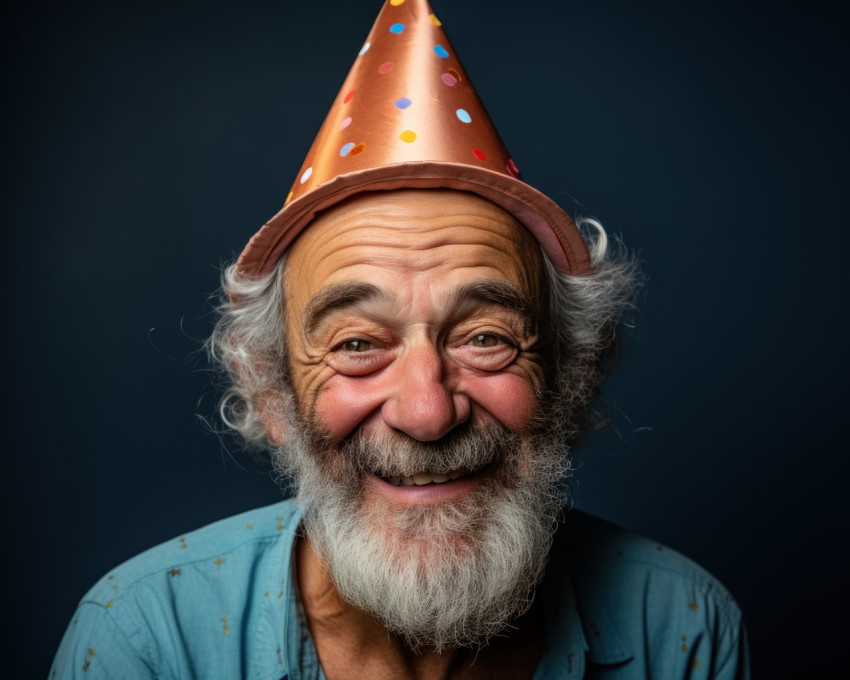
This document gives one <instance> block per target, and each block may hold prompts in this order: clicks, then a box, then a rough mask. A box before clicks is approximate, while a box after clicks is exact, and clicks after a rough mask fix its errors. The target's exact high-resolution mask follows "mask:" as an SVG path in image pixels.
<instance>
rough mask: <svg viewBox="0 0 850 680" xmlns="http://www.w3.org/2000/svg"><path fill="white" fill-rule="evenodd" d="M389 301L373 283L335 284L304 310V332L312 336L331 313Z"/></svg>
mask: <svg viewBox="0 0 850 680" xmlns="http://www.w3.org/2000/svg"><path fill="white" fill-rule="evenodd" d="M375 299H384V300H387V299H389V295H388V294H387V293H386V292H385V291H384V290H382V289H380V288H378V287H377V286H375V285H372V284H371V283H335V284H332V285H330V286H326V287H325V288H322V289H321V290H320V291H319V292H318V293H316V294H315V295H314V296H313V297H311V298H310V301H309V302H308V303H307V306H306V307H305V308H304V313H303V314H302V320H303V323H304V332H305V333H306V334H307V335H311V334H312V333H313V332H314V331H315V330H316V329H317V328H318V327H319V325H320V324H321V323H322V321H324V320H325V319H326V318H327V317H328V315H329V314H331V312H335V311H337V310H340V309H346V308H349V307H354V306H355V305H358V304H360V303H361V302H368V301H370V300H375Z"/></svg>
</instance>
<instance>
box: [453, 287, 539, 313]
mask: <svg viewBox="0 0 850 680" xmlns="http://www.w3.org/2000/svg"><path fill="white" fill-rule="evenodd" d="M466 301H472V302H486V303H489V304H494V305H498V306H500V307H504V308H506V309H509V310H511V311H514V312H518V313H519V314H522V315H523V316H525V317H528V318H531V316H532V313H533V311H534V303H533V302H532V300H531V298H530V297H529V296H528V295H527V294H526V293H524V292H523V291H522V290H521V289H520V288H519V287H518V286H516V285H514V284H513V283H511V282H510V281H504V280H502V279H480V280H477V281H470V282H469V283H465V284H463V285H462V286H460V287H458V288H457V289H456V290H455V291H454V292H453V293H452V296H451V301H450V303H449V304H453V305H461V304H463V303H464V302H466Z"/></svg>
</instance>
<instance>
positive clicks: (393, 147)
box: [288, 0, 519, 201]
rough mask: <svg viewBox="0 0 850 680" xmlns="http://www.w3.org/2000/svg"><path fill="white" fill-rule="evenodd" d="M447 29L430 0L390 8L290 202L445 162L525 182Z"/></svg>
mask: <svg viewBox="0 0 850 680" xmlns="http://www.w3.org/2000/svg"><path fill="white" fill-rule="evenodd" d="M442 26H443V24H442V22H441V21H440V20H439V19H438V18H437V16H436V15H435V14H433V12H431V9H430V7H429V5H428V3H427V2H426V1H424V0H390V2H388V3H387V4H386V5H385V6H384V9H383V10H382V11H381V14H380V16H379V18H378V21H377V22H376V23H375V26H374V27H373V29H372V31H371V32H370V33H369V35H368V36H367V37H366V41H365V42H364V43H362V47H361V48H360V51H359V53H358V56H357V59H356V61H355V67H354V68H353V69H352V71H351V74H350V75H349V78H348V79H347V80H346V83H345V85H344V86H343V88H342V91H341V93H340V95H339V96H340V99H338V100H337V104H336V109H335V110H332V111H331V113H330V116H329V118H330V119H331V121H332V122H330V123H329V127H328V128H327V129H324V128H323V131H322V133H320V137H318V138H317V144H320V146H321V147H324V146H330V148H329V149H327V151H324V150H321V149H317V150H311V152H310V153H309V154H308V157H307V158H306V159H305V162H304V165H303V166H302V169H301V174H300V175H299V176H298V179H297V180H296V182H295V185H294V186H293V188H292V192H293V194H292V196H290V197H288V201H289V200H295V199H298V198H299V197H301V196H302V195H303V194H305V193H309V192H310V191H313V190H314V189H315V187H317V186H320V185H324V184H325V183H326V182H328V181H330V180H332V179H334V178H335V177H337V176H339V175H340V174H344V173H347V172H353V171H358V172H359V171H363V170H368V169H370V168H377V167H380V166H381V165H384V164H387V163H396V162H404V163H409V162H416V161H417V160H424V161H435V160H437V161H439V160H445V161H448V162H451V163H460V164H467V165H469V166H475V167H479V168H484V169H487V170H490V171H493V172H498V173H501V174H502V175H507V176H510V177H514V178H518V177H519V171H518V170H517V169H516V165H515V164H514V162H513V161H512V160H511V159H510V157H509V155H508V153H507V151H506V150H505V148H504V145H503V144H502V142H501V139H500V138H499V137H498V133H497V132H496V131H495V129H494V128H493V126H492V123H491V122H490V120H489V118H488V117H487V114H486V112H485V111H484V110H483V108H482V107H481V103H480V101H479V100H478V96H477V94H476V93H475V91H474V90H473V89H472V87H471V85H470V83H469V82H468V81H467V80H466V76H465V75H464V74H463V70H462V67H461V65H460V62H459V61H458V59H457V55H455V54H454V53H453V52H452V50H451V46H450V44H449V42H448V38H447V37H446V34H445V33H444V30H443V27H442ZM411 128H412V129H411ZM320 140H321V141H320ZM393 154H398V156H397V157H393Z"/></svg>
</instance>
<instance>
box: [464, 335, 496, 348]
mask: <svg viewBox="0 0 850 680" xmlns="http://www.w3.org/2000/svg"><path fill="white" fill-rule="evenodd" d="M500 342H502V339H501V338H499V337H497V336H495V335H489V334H487V333H479V334H478V335H476V336H474V337H473V338H472V340H470V341H469V344H470V345H472V346H473V347H495V346H496V345H498V344H499V343H500Z"/></svg>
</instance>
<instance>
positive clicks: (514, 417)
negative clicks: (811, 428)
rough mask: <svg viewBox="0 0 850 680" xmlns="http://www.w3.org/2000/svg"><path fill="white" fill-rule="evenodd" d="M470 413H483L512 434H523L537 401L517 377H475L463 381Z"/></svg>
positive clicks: (513, 375) (533, 392)
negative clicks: (470, 402)
mask: <svg viewBox="0 0 850 680" xmlns="http://www.w3.org/2000/svg"><path fill="white" fill-rule="evenodd" d="M462 388H463V391H464V392H465V393H466V394H467V395H469V398H470V399H471V400H472V408H473V413H474V412H476V411H480V410H483V411H485V412H486V413H488V414H489V415H490V416H491V417H492V418H493V419H494V420H497V421H498V422H500V423H502V424H503V425H505V426H506V427H508V429H510V430H513V431H514V432H523V431H524V430H525V429H526V426H527V425H528V423H529V422H530V421H531V418H532V416H533V415H534V410H535V408H536V407H537V399H536V397H535V391H534V388H533V387H532V385H531V384H530V383H529V382H528V380H526V379H525V377H523V376H520V375H515V374H513V373H498V374H496V375H484V376H481V375H475V376H470V377H468V378H467V379H465V380H464V381H463V385H462Z"/></svg>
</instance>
